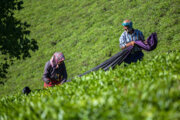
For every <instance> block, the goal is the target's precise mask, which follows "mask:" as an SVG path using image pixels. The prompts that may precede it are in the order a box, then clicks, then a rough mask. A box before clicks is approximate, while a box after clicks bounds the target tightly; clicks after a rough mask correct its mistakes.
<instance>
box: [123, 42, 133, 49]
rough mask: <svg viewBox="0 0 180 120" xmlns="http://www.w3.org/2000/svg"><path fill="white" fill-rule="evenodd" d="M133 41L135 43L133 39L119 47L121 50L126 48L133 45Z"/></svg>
mask: <svg viewBox="0 0 180 120" xmlns="http://www.w3.org/2000/svg"><path fill="white" fill-rule="evenodd" d="M134 43H135V42H134V41H131V42H129V43H127V44H126V45H125V46H123V47H121V49H122V50H123V49H124V48H127V47H129V46H134Z"/></svg>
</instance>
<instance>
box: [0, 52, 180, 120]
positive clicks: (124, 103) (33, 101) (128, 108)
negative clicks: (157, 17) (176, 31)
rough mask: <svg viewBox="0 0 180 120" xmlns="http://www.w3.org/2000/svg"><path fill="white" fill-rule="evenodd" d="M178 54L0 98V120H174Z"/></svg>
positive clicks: (179, 104) (179, 77)
mask: <svg viewBox="0 0 180 120" xmlns="http://www.w3.org/2000/svg"><path fill="white" fill-rule="evenodd" d="M179 63H180V52H179V51H173V52H170V53H164V54H162V55H158V56H156V57H154V58H153V59H151V60H146V61H143V62H138V63H137V64H132V65H129V66H127V67H124V68H123V69H122V68H120V67H117V68H116V69H115V70H110V71H107V72H104V71H101V70H100V71H98V72H93V73H91V74H89V75H87V76H83V77H81V78H76V79H75V80H73V81H72V82H69V83H65V84H63V85H61V86H56V87H54V88H48V89H43V90H40V91H37V90H34V91H33V92H32V93H30V94H29V95H28V96H26V95H22V94H20V93H18V94H16V95H13V96H10V97H3V98H2V99H1V101H0V108H1V109H0V119H2V120H8V119H13V120H16V119H18V120H24V119H26V120H31V119H33V120H39V119H43V120H44V119H51V120H57V119H59V120H61V119H64V120H69V119H71V120H74V119H75V120H76V119H77V120H79V119H83V120H96V119H98V120H106V119H108V120H109V119H115V120H120V119H122V120H134V119H135V120H140V119H143V120H166V119H167V120H178V119H179V118H180V111H179V110H180V101H179V93H180V88H179V85H180V81H179V80H180V75H179V68H180V64H179Z"/></svg>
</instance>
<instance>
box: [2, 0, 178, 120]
mask: <svg viewBox="0 0 180 120" xmlns="http://www.w3.org/2000/svg"><path fill="white" fill-rule="evenodd" d="M179 5H180V2H179V0H151V1H144V0H98V1H97V0H88V1H87V0H78V1H75V0H67V1H64V0H53V1H52V0H24V9H23V10H21V11H16V14H15V16H16V17H17V18H18V19H21V20H22V21H24V22H27V23H28V24H31V26H30V27H29V30H30V31H31V35H30V36H29V38H30V39H31V38H34V39H35V40H37V42H38V45H39V50H38V51H36V52H35V53H31V55H32V57H31V58H27V59H26V60H17V61H16V62H15V64H14V65H12V66H10V69H9V73H8V78H6V80H7V82H6V83H5V85H0V96H1V102H0V108H1V109H0V119H22V120H23V119H38V118H41V119H45V118H46V119H51V118H52V119H57V118H59V119H61V118H64V119H80V118H81V119H112V118H114V119H116V118H118V119H120V118H121V119H125V120H126V119H128V120H129V119H147V120H151V119H162V120H164V119H172V120H176V119H178V118H180V116H179V114H180V113H179V111H180V102H179V94H180V87H179V85H180V83H179V80H180V76H179V74H178V71H179V70H180V64H179V63H180V58H179V56H180V54H179V51H174V50H175V49H179V46H180V39H179V38H180V34H179V31H180V24H179V19H180V15H179ZM124 19H131V20H132V21H133V23H134V28H137V29H139V30H141V31H142V32H143V33H144V35H145V38H147V37H148V36H149V35H150V34H151V33H152V32H157V35H158V41H159V43H158V47H157V49H155V50H154V51H152V52H145V58H144V60H143V61H142V62H140V63H137V64H132V65H129V66H128V67H125V68H124V66H123V65H121V66H119V67H117V68H116V69H115V70H110V71H108V72H103V71H98V72H94V73H91V74H89V75H87V76H84V77H82V78H76V79H75V80H73V81H72V82H69V83H66V84H64V85H62V86H58V87H54V88H48V89H46V90H41V91H37V90H35V89H42V88H43V81H42V80H41V77H42V74H43V69H44V65H45V63H46V62H47V61H48V60H49V59H50V58H51V56H52V54H53V53H54V52H55V51H62V52H63V53H64V55H65V57H66V61H65V64H66V67H67V71H68V75H69V78H71V77H73V76H76V75H78V74H80V73H83V72H85V71H87V70H89V69H90V68H92V67H94V66H96V65H98V64H100V63H101V62H103V61H104V60H106V59H108V58H109V57H111V56H112V55H114V54H115V53H117V52H119V51H120V48H119V37H120V35H121V33H122V32H123V29H122V26H121V23H122V21H123V20H124ZM171 51H173V52H171ZM25 86H29V87H30V88H31V89H33V90H34V92H32V93H31V94H30V95H29V96H24V95H22V94H21V93H20V92H21V90H22V89H23V88H24V87H25ZM7 95H11V96H7Z"/></svg>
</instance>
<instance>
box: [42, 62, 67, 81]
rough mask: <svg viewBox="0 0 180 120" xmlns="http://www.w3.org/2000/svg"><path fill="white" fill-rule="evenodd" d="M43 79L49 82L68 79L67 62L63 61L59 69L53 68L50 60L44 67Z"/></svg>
mask: <svg viewBox="0 0 180 120" xmlns="http://www.w3.org/2000/svg"><path fill="white" fill-rule="evenodd" d="M42 79H43V81H44V82H46V83H47V84H48V83H49V82H50V80H51V81H59V80H60V81H63V80H67V72H66V67H65V63H64V62H63V63H61V64H60V65H59V67H58V68H57V69H55V68H53V67H52V66H51V64H50V61H48V62H47V63H46V65H45V68H44V74H43V78H42Z"/></svg>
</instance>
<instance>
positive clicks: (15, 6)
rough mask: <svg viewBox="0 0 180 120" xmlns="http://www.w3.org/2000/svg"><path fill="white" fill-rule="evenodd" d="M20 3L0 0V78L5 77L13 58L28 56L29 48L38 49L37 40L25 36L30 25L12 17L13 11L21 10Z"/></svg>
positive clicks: (28, 32)
mask: <svg viewBox="0 0 180 120" xmlns="http://www.w3.org/2000/svg"><path fill="white" fill-rule="evenodd" d="M22 4H23V2H22V1H19V0H1V1H0V11H1V13H0V55H1V56H0V58H1V63H0V78H4V77H6V73H7V68H8V67H9V64H10V63H12V60H14V58H17V59H20V58H23V59H25V58H26V57H30V52H29V51H30V50H33V51H35V50H37V49H38V46H37V42H36V41H35V40H34V39H30V38H28V37H27V36H28V35H29V34H30V31H29V30H28V29H27V28H28V27H29V26H30V25H29V24H27V22H21V20H18V19H17V18H15V17H14V11H15V10H21V9H22V8H23V7H22ZM2 56H3V57H2ZM2 61H3V62H2ZM9 62H10V63H9Z"/></svg>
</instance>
